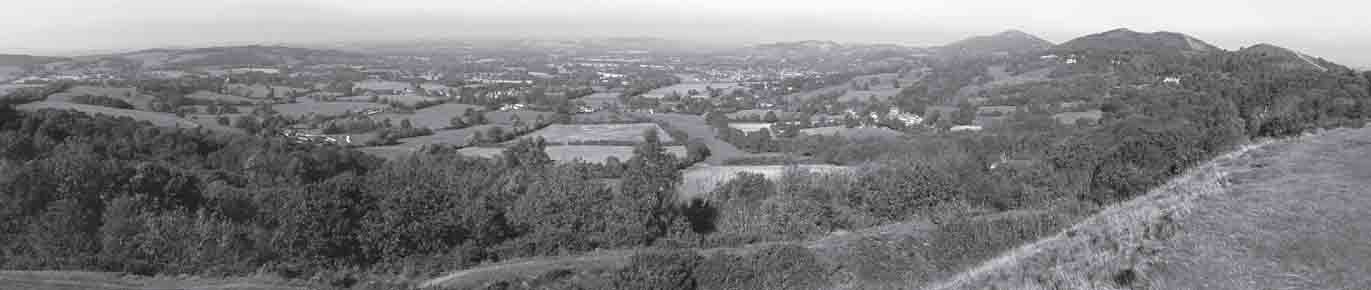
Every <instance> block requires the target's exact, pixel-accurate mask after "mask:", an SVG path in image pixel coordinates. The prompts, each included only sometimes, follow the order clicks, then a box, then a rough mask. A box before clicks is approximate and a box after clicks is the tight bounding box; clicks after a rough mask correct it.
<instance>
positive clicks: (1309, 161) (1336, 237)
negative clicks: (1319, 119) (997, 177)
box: [927, 129, 1371, 289]
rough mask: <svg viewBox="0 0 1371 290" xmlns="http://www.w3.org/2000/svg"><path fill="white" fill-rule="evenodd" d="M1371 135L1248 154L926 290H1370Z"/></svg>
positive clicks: (1332, 136) (1312, 140) (1278, 145)
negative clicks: (1367, 189)
mask: <svg viewBox="0 0 1371 290" xmlns="http://www.w3.org/2000/svg"><path fill="white" fill-rule="evenodd" d="M1368 157H1371V129H1337V130H1333V131H1326V132H1324V133H1321V134H1318V135H1306V136H1304V137H1300V138H1296V139H1291V140H1282V141H1275V142H1273V143H1270V144H1265V145H1261V144H1259V146H1248V147H1245V148H1244V150H1239V151H1237V152H1234V153H1230V154H1227V155H1225V156H1223V157H1220V158H1218V159H1216V160H1215V161H1212V162H1209V163H1207V164H1205V165H1203V166H1200V167H1198V168H1195V169H1192V170H1190V171H1188V172H1187V173H1186V174H1183V175H1181V176H1179V177H1177V178H1175V179H1173V180H1172V181H1171V182H1169V183H1167V184H1166V185H1164V186H1162V187H1160V188H1158V189H1156V190H1153V191H1152V192H1151V193H1149V194H1148V195H1146V196H1142V197H1139V198H1136V199H1134V200H1132V201H1129V202H1125V203H1122V204H1118V205H1115V206H1112V207H1110V208H1107V209H1105V210H1104V211H1102V212H1100V213H1099V214H1096V215H1095V216H1093V217H1091V218H1088V219H1086V220H1084V221H1082V222H1080V223H1078V224H1076V225H1075V226H1074V227H1071V228H1069V229H1066V230H1065V231H1063V232H1062V233H1060V234H1057V235H1054V236H1051V237H1048V238H1045V239H1043V240H1041V241H1038V242H1036V243H1031V244H1028V245H1025V246H1022V247H1019V248H1018V249H1014V250H1012V251H1009V252H1007V253H1005V254H1004V255H1002V256H1000V257H999V258H996V259H993V260H990V261H988V262H985V263H984V264H982V265H980V266H978V267H975V268H973V269H971V270H970V271H966V272H965V273H963V274H962V275H958V276H956V277H954V278H953V279H949V280H947V281H945V282H943V283H940V284H937V285H934V286H932V287H928V288H927V289H990V288H998V289H1049V288H1061V289H1371V278H1368V277H1367V276H1366V275H1365V274H1366V273H1371V243H1367V242H1366V241H1368V240H1371V221H1368V220H1367V218H1366V215H1365V212H1366V210H1367V209H1368V208H1371V195H1367V194H1366V190H1365V188H1367V186H1368V185H1371V182H1368V181H1369V180H1371V158H1368Z"/></svg>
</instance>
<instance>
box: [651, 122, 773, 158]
mask: <svg viewBox="0 0 1371 290" xmlns="http://www.w3.org/2000/svg"><path fill="white" fill-rule="evenodd" d="M634 115H635V116H639V117H643V118H648V119H652V120H654V121H659V122H666V123H667V124H669V125H671V127H672V128H675V129H676V130H681V131H685V132H686V135H690V139H691V140H697V139H698V140H701V141H704V143H705V146H706V147H709V158H707V159H705V161H704V162H705V163H706V164H711V165H723V164H724V161H726V160H729V159H733V158H739V157H746V156H751V155H752V154H749V153H747V152H744V151H743V150H739V149H738V147H737V146H733V144H729V143H728V142H724V141H723V140H719V136H718V135H717V134H716V133H715V132H714V128H713V127H710V126H709V124H706V123H705V119H704V117H701V116H698V115H687V114H674V113H673V114H641V113H639V114H634Z"/></svg>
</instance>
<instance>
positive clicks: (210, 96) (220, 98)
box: [186, 90, 261, 104]
mask: <svg viewBox="0 0 1371 290" xmlns="http://www.w3.org/2000/svg"><path fill="white" fill-rule="evenodd" d="M186 98H191V99H198V100H209V101H217V102H223V103H226V104H242V103H257V102H260V101H261V100H258V99H249V98H244V97H240V96H234V95H226V94H220V93H216V92H211V91H204V90H202V91H197V92H195V93H191V94H189V95H186Z"/></svg>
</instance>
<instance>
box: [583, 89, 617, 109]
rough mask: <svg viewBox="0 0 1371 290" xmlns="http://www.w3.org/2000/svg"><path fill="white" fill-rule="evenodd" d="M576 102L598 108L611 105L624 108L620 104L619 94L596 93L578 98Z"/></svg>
mask: <svg viewBox="0 0 1371 290" xmlns="http://www.w3.org/2000/svg"><path fill="white" fill-rule="evenodd" d="M576 101H581V102H585V104H586V105H587V106H591V107H597V108H599V107H605V106H610V105H615V106H620V107H622V106H623V104H622V103H620V102H619V92H596V93H594V94H590V95H588V96H584V97H580V98H577V99H576Z"/></svg>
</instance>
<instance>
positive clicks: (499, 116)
mask: <svg viewBox="0 0 1371 290" xmlns="http://www.w3.org/2000/svg"><path fill="white" fill-rule="evenodd" d="M556 115H557V114H556V113H552V112H543V111H532V110H513V111H495V112H486V121H487V122H489V123H491V124H501V125H513V124H514V116H519V121H521V122H523V123H524V125H526V126H527V125H532V124H533V122H534V121H537V120H538V116H543V120H544V121H552V117H555V116H556Z"/></svg>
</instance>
